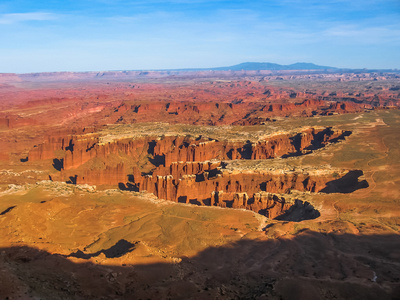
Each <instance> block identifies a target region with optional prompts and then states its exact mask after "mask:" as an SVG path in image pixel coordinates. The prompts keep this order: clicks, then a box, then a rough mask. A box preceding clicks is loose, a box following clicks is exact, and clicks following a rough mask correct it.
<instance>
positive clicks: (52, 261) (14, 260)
mask: <svg viewBox="0 0 400 300" xmlns="http://www.w3.org/2000/svg"><path fill="white" fill-rule="evenodd" d="M121 243H123V244H124V245H128V244H129V245H130V246H131V245H133V243H131V242H128V241H124V242H121V241H119V242H118V243H117V244H116V245H118V244H121ZM136 243H140V242H136ZM399 244H400V236H399V235H368V236H358V235H351V234H334V233H329V234H323V233H316V232H311V231H308V230H304V231H302V232H301V233H300V234H299V235H298V236H296V237H295V238H293V239H287V238H279V239H275V240H266V241H260V240H248V239H243V240H240V241H239V242H236V243H232V244H228V245H224V246H221V247H211V248H207V249H205V250H204V251H202V252H200V253H198V254H197V255H196V256H194V257H190V258H188V257H182V258H181V260H177V262H176V263H153V264H141V265H139V264H137V265H125V264H122V265H120V266H115V265H99V264H95V263H93V261H95V260H94V259H95V256H94V255H95V254H87V255H89V256H91V257H92V259H91V261H90V262H89V261H85V260H82V262H72V261H71V260H69V259H67V258H66V257H65V256H63V255H59V254H50V253H48V252H46V251H42V250H38V249H35V248H30V247H10V248H2V249H0V253H1V255H0V267H1V269H2V271H3V272H0V282H2V285H1V287H0V297H2V298H6V297H18V296H20V297H25V298H26V297H27V296H28V297H32V298H33V297H40V298H44V299H50V298H52V299H72V298H73V299H99V298H101V299H155V298H157V299H216V298H218V299H260V298H261V299H262V298H264V299H267V298H268V299H382V300H384V299H399V298H398V295H400V283H399V282H400V268H399V262H398V257H400V249H399V247H398V245H399ZM113 247H114V246H113ZM113 247H111V248H113ZM111 248H110V249H111ZM125 248H126V247H125ZM125 248H124V249H125ZM110 249H108V250H102V251H99V254H100V253H103V254H106V252H107V251H109V250H110ZM125 250H127V251H128V252H129V251H130V254H129V255H134V254H135V251H136V248H135V247H130V248H129V249H125ZM76 253H77V252H75V254H76ZM82 253H83V252H82ZM83 254H84V253H83ZM84 255H85V254H84ZM71 256H78V257H79V256H80V255H71ZM75 260H76V258H75ZM78 261H79V260H78ZM118 262H119V263H120V261H118ZM109 263H111V264H112V260H111V261H108V264H109ZM396 297H397V298H396Z"/></svg>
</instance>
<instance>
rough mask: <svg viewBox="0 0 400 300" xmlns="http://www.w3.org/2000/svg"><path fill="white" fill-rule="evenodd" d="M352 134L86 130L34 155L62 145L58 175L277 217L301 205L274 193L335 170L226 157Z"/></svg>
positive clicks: (268, 153)
mask: <svg viewBox="0 0 400 300" xmlns="http://www.w3.org/2000/svg"><path fill="white" fill-rule="evenodd" d="M348 134H349V133H348V132H344V131H342V130H333V129H332V128H329V127H328V128H306V129H303V130H301V131H300V132H282V133H276V134H274V135H270V136H269V137H267V138H264V139H262V140H259V141H257V142H254V143H251V142H250V141H247V142H230V141H219V140H215V139H209V138H205V137H201V136H199V137H192V136H180V135H175V136H161V137H151V136H143V137H138V138H135V139H122V140H116V141H112V142H109V143H100V139H99V136H98V135H97V134H86V135H82V134H78V135H70V136H67V137H62V136H55V137H50V138H48V140H47V141H46V142H45V143H43V144H42V145H39V146H37V147H35V148H34V149H32V150H31V151H30V152H29V156H28V159H29V160H38V159H41V160H44V159H50V158H54V155H55V151H56V150H62V151H64V157H63V158H61V159H59V160H58V162H60V163H59V169H60V171H61V172H59V173H58V174H55V175H54V176H53V178H52V179H53V180H64V181H68V182H70V183H75V184H85V183H87V184H93V185H114V186H115V185H118V186H119V187H120V188H122V189H127V190H132V191H147V192H149V193H153V194H154V195H155V196H157V197H158V198H162V199H166V200H170V201H174V202H181V203H192V204H197V205H208V206H220V207H230V208H243V209H248V210H252V211H255V212H258V213H261V214H263V215H266V216H267V217H270V218H275V217H277V216H280V215H282V214H285V213H286V212H287V211H288V209H290V208H291V207H292V205H293V203H292V202H288V201H285V200H284V199H283V200H282V198H279V197H277V196H271V194H270V193H288V192H290V191H291V190H298V191H303V192H319V191H321V190H324V189H325V190H326V189H327V188H328V187H327V183H328V182H332V181H334V180H335V178H333V177H332V176H333V175H332V174H325V175H312V174H308V173H302V172H279V171H229V170H227V169H224V168H223V163H222V161H223V160H237V159H240V160H241V159H253V160H255V159H271V158H275V157H288V156H293V155H301V154H304V153H308V152H310V151H312V150H314V149H318V148H320V147H323V146H325V145H326V144H328V143H330V142H336V141H337V140H340V139H343V138H344V137H345V136H346V135H348ZM61 162H62V163H61ZM95 162H97V164H96V163H95ZM99 162H101V163H99ZM112 162H114V164H113V163H112ZM143 163H145V164H146V163H147V164H149V163H150V164H151V165H152V166H153V168H152V169H151V170H150V172H143V169H142V167H141V165H142V164H143Z"/></svg>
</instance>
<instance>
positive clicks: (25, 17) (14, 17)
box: [0, 12, 58, 24]
mask: <svg viewBox="0 0 400 300" xmlns="http://www.w3.org/2000/svg"><path fill="white" fill-rule="evenodd" d="M57 18H58V15H56V14H54V13H49V12H27V13H13V14H1V15H0V24H15V23H21V22H28V21H51V20H55V19H57Z"/></svg>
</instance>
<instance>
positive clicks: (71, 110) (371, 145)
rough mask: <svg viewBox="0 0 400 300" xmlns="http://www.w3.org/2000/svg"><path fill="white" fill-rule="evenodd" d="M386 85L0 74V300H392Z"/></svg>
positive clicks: (295, 76)
mask: <svg viewBox="0 0 400 300" xmlns="http://www.w3.org/2000/svg"><path fill="white" fill-rule="evenodd" d="M396 76H397V75H396V74H391V73H387V74H386V73H383V74H380V75H378V74H375V75H373V74H372V75H371V73H365V74H352V73H349V74H347V73H345V74H325V73H322V74H314V73H312V74H302V73H292V72H289V71H287V72H286V71H284V72H281V73H279V74H274V73H271V72H250V71H248V72H245V71H243V72H197V73H196V72H195V73H190V75H188V74H186V73H185V74H183V73H179V72H178V73H174V74H167V73H164V72H145V73H140V72H139V73H138V72H125V73H120V72H105V73H95V74H94V73H93V74H92V73H90V72H88V73H47V74H37V75H34V74H32V75H31V74H22V75H12V74H0V87H1V89H0V99H1V101H0V107H1V111H0V142H1V146H2V147H1V149H0V175H1V176H0V232H1V235H2V237H3V238H2V241H1V242H0V244H1V245H0V247H1V249H0V254H1V255H0V268H1V272H0V282H1V285H0V297H2V298H7V297H8V298H9V299H12V298H21V299H24V298H26V299H36V298H44V299H47V298H48V299H99V298H103V299H132V298H135V299H140V298H152V299H154V298H158V299H166V298H170V299H175V298H176V299H217V298H218V299H255V298H260V299H311V298H313V299H323V298H326V299H332V298H336V299H348V298H353V299H376V298H381V299H395V298H396V297H397V296H396V295H398V294H399V292H400V287H399V283H398V282H399V280H398V278H400V271H399V270H400V269H399V268H398V262H397V258H398V257H400V256H399V255H400V253H399V252H398V243H399V241H400V238H399V234H398V229H399V226H400V223H399V220H400V215H399V213H398V212H397V207H398V199H399V197H400V193H399V190H398V188H396V184H398V183H399V180H400V179H399V178H400V176H399V175H400V174H399V173H398V171H397V170H398V169H399V168H398V167H399V166H398V163H399V162H398V159H396V153H397V154H398V151H399V150H398V149H399V148H400V146H399V145H398V142H396V141H398V139H397V138H396V135H397V137H398V129H399V128H398V124H399V123H400V122H399V121H400V115H399V112H398V106H399V104H400V101H399V100H400V96H399V94H398V88H397V87H398V86H400V83H399V78H398V76H397V77H396ZM355 81H357V82H358V83H357V84H354V82H355ZM155 121H156V122H155Z"/></svg>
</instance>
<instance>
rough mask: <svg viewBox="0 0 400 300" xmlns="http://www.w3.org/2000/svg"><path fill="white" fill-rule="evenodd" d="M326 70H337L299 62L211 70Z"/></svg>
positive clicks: (247, 63)
mask: <svg viewBox="0 0 400 300" xmlns="http://www.w3.org/2000/svg"><path fill="white" fill-rule="evenodd" d="M325 69H331V70H332V69H337V68H334V67H328V66H319V65H316V64H313V63H305V62H298V63H295V64H291V65H280V64H274V63H269V62H245V63H241V64H238V65H234V66H230V67H219V68H210V70H215V71H241V70H244V71H258V70H271V71H281V70H325Z"/></svg>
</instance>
